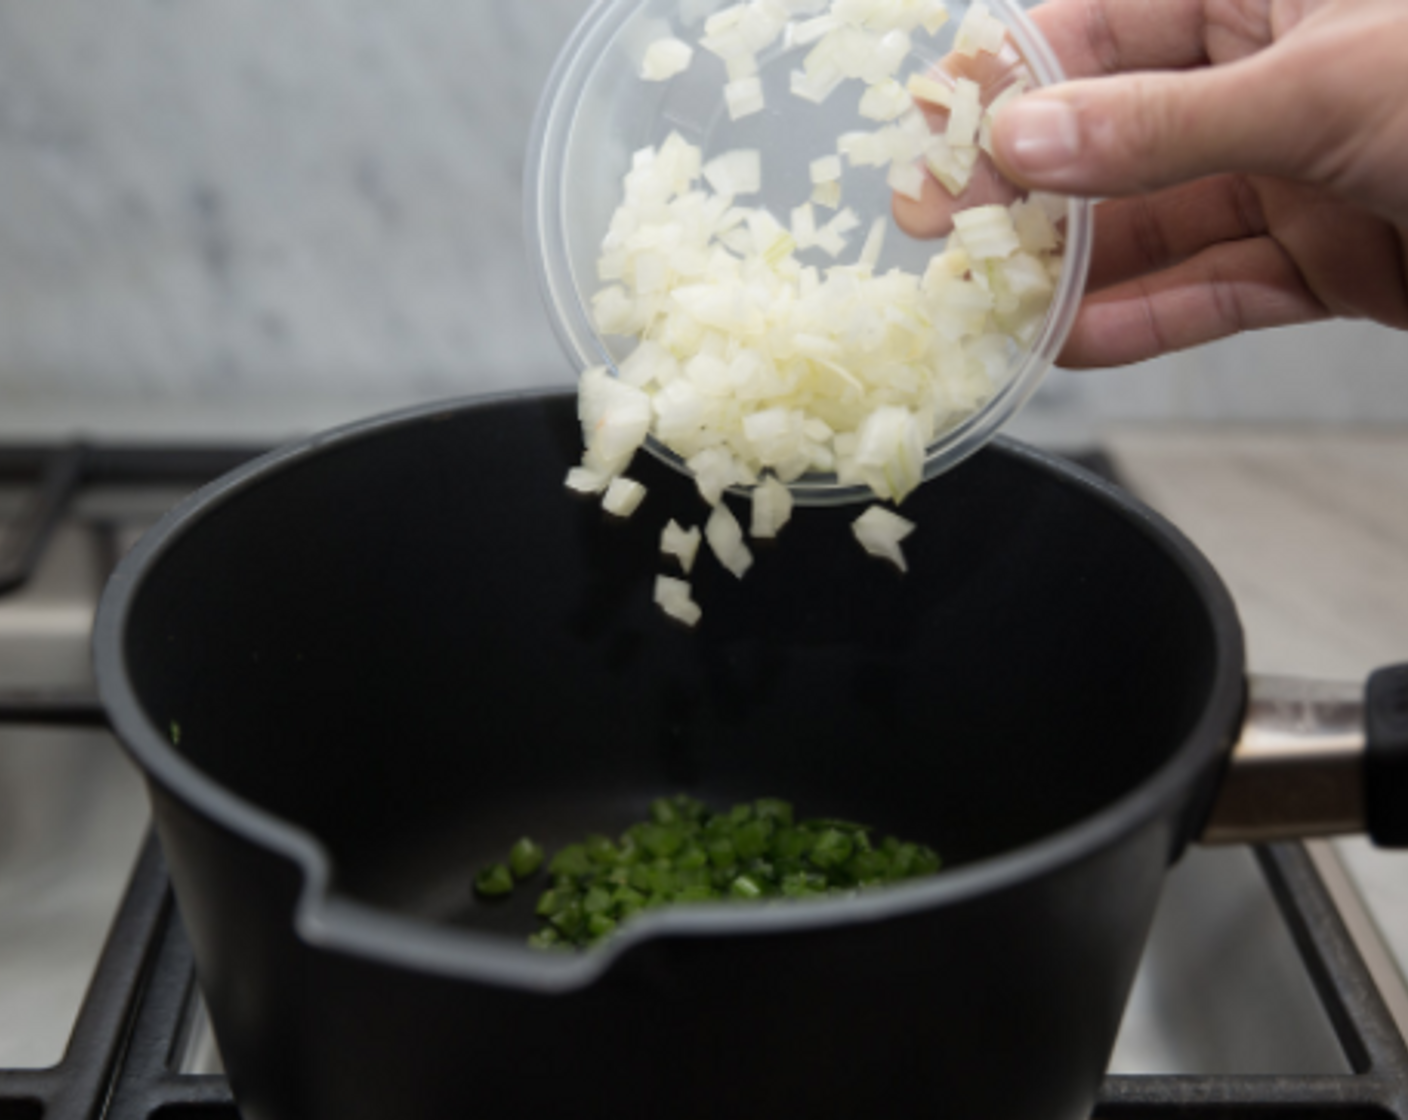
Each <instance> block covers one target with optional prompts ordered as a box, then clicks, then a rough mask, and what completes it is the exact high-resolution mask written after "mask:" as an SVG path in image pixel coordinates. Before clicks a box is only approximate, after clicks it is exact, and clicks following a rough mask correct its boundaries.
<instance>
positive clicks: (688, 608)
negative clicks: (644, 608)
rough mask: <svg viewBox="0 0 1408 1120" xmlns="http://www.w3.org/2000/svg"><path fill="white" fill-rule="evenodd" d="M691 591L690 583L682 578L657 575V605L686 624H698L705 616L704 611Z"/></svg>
mask: <svg viewBox="0 0 1408 1120" xmlns="http://www.w3.org/2000/svg"><path fill="white" fill-rule="evenodd" d="M690 591H691V589H690V586H689V584H688V583H686V582H685V581H684V580H682V579H675V578H674V577H673V576H656V577H655V603H656V605H657V606H659V608H660V609H661V610H662V611H664V612H665V613H666V614H667V615H669V616H670V617H671V618H674V619H678V620H679V621H680V622H683V623H684V624H685V625H686V626H696V625H698V623H699V620H700V619H701V618H703V617H704V611H703V609H702V608H701V607H700V606H699V604H698V603H696V602H695V601H694V599H693V597H692V596H691V594H690Z"/></svg>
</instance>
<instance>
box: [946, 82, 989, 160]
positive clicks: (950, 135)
mask: <svg viewBox="0 0 1408 1120" xmlns="http://www.w3.org/2000/svg"><path fill="white" fill-rule="evenodd" d="M982 114H983V106H982V99H981V91H980V90H979V88H978V83H977V82H974V81H970V80H969V79H967V78H959V79H958V80H957V82H955V83H954V87H953V104H952V105H951V106H950V107H949V114H948V131H947V132H946V133H945V134H944V137H945V139H947V140H948V142H949V143H950V144H951V145H952V146H953V147H955V148H971V147H973V146H974V145H975V144H977V141H978V124H979V122H980V121H981V120H982Z"/></svg>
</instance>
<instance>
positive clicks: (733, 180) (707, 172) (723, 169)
mask: <svg viewBox="0 0 1408 1120" xmlns="http://www.w3.org/2000/svg"><path fill="white" fill-rule="evenodd" d="M703 174H704V179H705V181H706V182H707V183H708V184H709V186H711V187H713V188H714V190H715V191H717V192H718V193H719V194H721V195H728V196H730V197H732V196H733V195H740V194H757V193H758V191H760V190H762V187H763V157H762V153H760V152H759V151H758V150H757V149H756V148H738V149H735V150H734V151H731V152H725V153H724V154H723V155H721V156H717V157H715V158H714V159H711V160H710V161H709V162H708V163H706V164H704V170H703Z"/></svg>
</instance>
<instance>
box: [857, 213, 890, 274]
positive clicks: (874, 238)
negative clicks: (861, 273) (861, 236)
mask: <svg viewBox="0 0 1408 1120" xmlns="http://www.w3.org/2000/svg"><path fill="white" fill-rule="evenodd" d="M884 247H885V219H884V218H876V219H875V221H873V222H871V224H870V233H869V234H867V235H866V238H865V244H864V245H863V246H861V250H860V261H859V262H858V263H859V264H860V266H861V267H862V268H864V269H868V270H869V271H871V272H874V271H875V266H876V265H878V264H879V263H880V254H881V252H882V251H883V250H884Z"/></svg>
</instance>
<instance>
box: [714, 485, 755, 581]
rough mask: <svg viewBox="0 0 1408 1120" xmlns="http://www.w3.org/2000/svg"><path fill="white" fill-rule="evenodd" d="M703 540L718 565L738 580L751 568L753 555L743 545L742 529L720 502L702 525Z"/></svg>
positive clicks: (726, 507)
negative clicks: (716, 558)
mask: <svg viewBox="0 0 1408 1120" xmlns="http://www.w3.org/2000/svg"><path fill="white" fill-rule="evenodd" d="M704 539H705V540H706V541H708V542H709V548H710V549H712V550H713V553H714V555H715V556H716V557H718V560H719V563H720V564H722V565H723V566H724V567H725V568H727V569H728V570H729V571H730V572H732V573H733V574H734V576H736V577H737V578H738V579H742V578H743V577H744V575H745V574H746V573H747V571H748V569H749V568H751V567H752V566H753V554H752V552H750V551H749V550H748V546H747V545H746V544H744V543H743V529H742V527H741V526H740V525H739V524H738V519H737V518H735V517H734V516H733V514H732V513H730V512H729V509H728V506H726V505H724V504H723V503H722V502H720V503H719V504H718V505H716V506H715V507H714V512H713V513H711V514H710V515H709V520H708V521H707V522H706V523H705V525H704Z"/></svg>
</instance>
